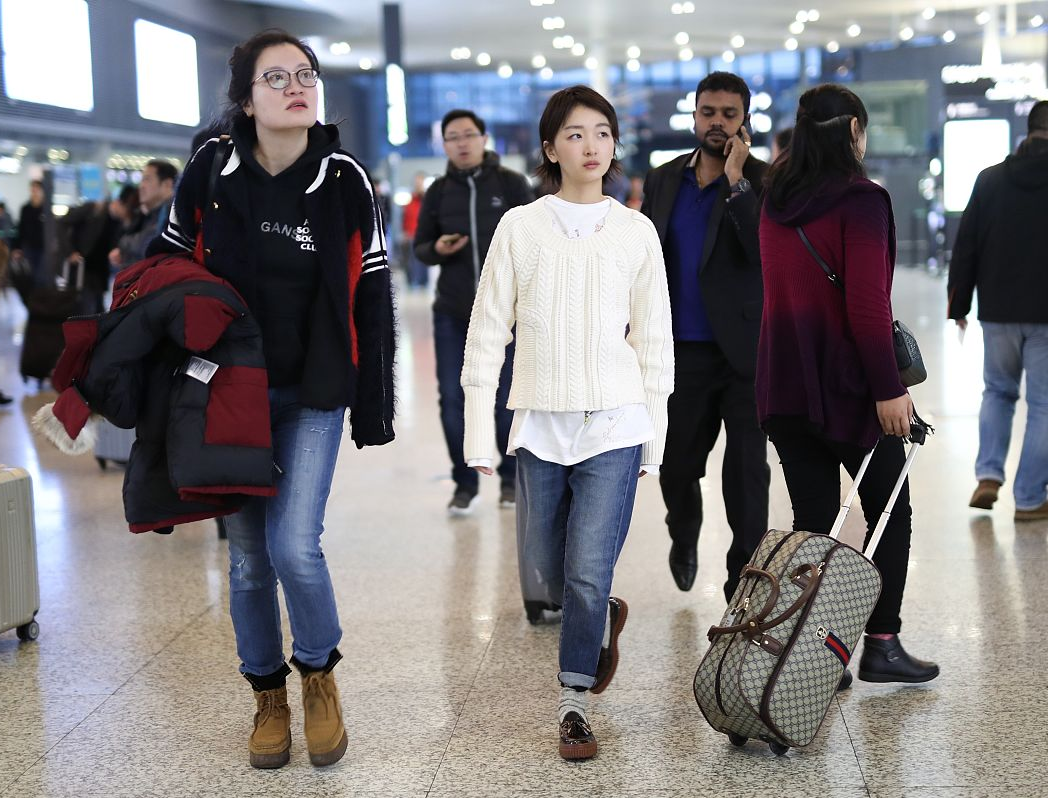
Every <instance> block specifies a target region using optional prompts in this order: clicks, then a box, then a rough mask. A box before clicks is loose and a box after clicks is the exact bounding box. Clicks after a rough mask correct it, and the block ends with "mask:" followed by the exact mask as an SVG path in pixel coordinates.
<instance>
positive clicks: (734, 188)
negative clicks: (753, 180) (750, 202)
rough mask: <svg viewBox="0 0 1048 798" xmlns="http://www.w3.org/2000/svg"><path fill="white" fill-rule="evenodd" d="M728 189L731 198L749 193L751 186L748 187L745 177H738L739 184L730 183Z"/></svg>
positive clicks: (748, 182) (748, 183)
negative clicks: (745, 192)
mask: <svg viewBox="0 0 1048 798" xmlns="http://www.w3.org/2000/svg"><path fill="white" fill-rule="evenodd" d="M729 188H730V189H731V194H732V196H735V195H736V194H742V193H743V192H744V191H749V190H750V189H751V188H753V186H751V185H750V181H749V180H747V179H746V178H745V177H740V178H739V182H738V183H732V184H731V186H729Z"/></svg>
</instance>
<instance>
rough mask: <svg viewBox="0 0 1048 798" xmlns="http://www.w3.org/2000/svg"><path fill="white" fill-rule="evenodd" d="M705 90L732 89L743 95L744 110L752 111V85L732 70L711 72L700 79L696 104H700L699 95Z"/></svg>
mask: <svg viewBox="0 0 1048 798" xmlns="http://www.w3.org/2000/svg"><path fill="white" fill-rule="evenodd" d="M704 91H730V92H731V93H732V94H738V95H739V96H740V97H742V112H743V113H744V114H748V113H749V112H750V87H749V86H747V85H746V81H744V80H743V79H742V78H740V77H739V76H738V75H735V74H733V73H731V72H710V74H708V75H707V76H706V77H704V78H703V79H702V80H700V81H699V85H698V87H697V88H696V89H695V104H696V106H698V102H699V95H700V94H702V93H703V92H704Z"/></svg>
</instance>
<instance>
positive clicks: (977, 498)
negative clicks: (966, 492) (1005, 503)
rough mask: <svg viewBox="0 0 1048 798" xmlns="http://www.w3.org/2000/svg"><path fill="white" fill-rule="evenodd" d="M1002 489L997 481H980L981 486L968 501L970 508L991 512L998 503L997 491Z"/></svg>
mask: <svg viewBox="0 0 1048 798" xmlns="http://www.w3.org/2000/svg"><path fill="white" fill-rule="evenodd" d="M1000 489H1001V483H1000V482H998V481H997V480H996V479H980V480H979V486H978V487H977V488H976V489H975V493H973V494H972V498H971V499H970V500H969V501H968V506H969V507H976V508H978V509H980V510H989V509H990V508H991V507H993V503H994V502H995V501H997V491H999V490H1000Z"/></svg>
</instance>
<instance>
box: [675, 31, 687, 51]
mask: <svg viewBox="0 0 1048 798" xmlns="http://www.w3.org/2000/svg"><path fill="white" fill-rule="evenodd" d="M690 41H691V37H690V36H688V34H686V33H685V32H684V31H681V32H680V33H678V34H677V35H676V36H674V37H673V43H674V44H675V45H677V46H678V47H683V46H684V45H686V44H687V43H688V42H690Z"/></svg>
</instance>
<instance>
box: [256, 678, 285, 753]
mask: <svg viewBox="0 0 1048 798" xmlns="http://www.w3.org/2000/svg"><path fill="white" fill-rule="evenodd" d="M255 705H256V707H257V711H256V712H255V729H254V731H252V732H251V739H250V740H248V744H247V746H248V752H249V755H250V760H251V767H253V768H281V767H284V765H286V764H287V763H288V760H289V759H290V758H291V708H290V707H288V705H287V687H280V688H277V689H276V690H263V691H261V692H255Z"/></svg>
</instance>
